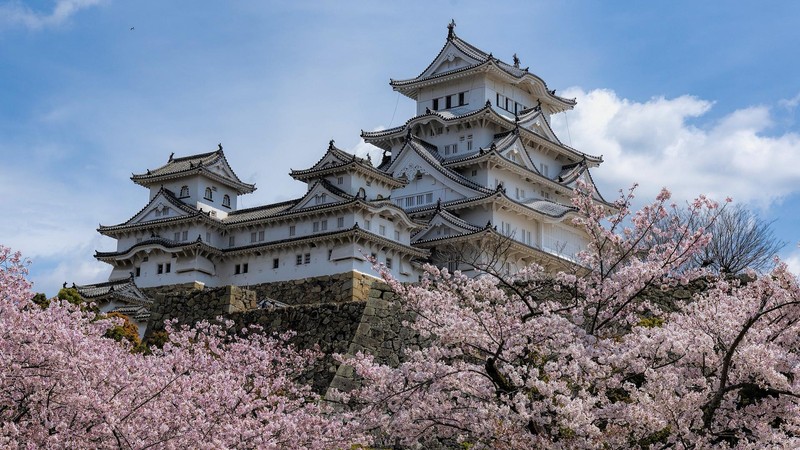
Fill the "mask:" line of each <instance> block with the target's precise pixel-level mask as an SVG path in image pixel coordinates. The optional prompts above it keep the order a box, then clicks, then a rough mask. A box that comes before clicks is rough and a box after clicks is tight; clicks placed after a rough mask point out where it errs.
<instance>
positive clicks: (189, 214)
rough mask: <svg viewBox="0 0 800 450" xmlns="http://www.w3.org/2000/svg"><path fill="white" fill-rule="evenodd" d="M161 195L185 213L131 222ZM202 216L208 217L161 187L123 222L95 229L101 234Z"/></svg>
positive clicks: (201, 217)
mask: <svg viewBox="0 0 800 450" xmlns="http://www.w3.org/2000/svg"><path fill="white" fill-rule="evenodd" d="M162 195H163V197H164V198H165V199H166V200H167V202H168V203H169V204H170V205H171V206H173V207H174V208H176V209H178V210H180V211H183V212H185V213H186V214H185V215H181V216H176V217H164V218H161V219H156V220H149V221H147V222H143V223H131V221H132V220H133V219H135V218H136V217H137V216H138V215H139V214H141V213H142V212H144V211H145V210H147V208H149V207H150V206H151V205H152V204H153V203H155V202H156V200H157V199H159V198H160V196H162ZM203 218H208V216H207V215H206V214H204V213H203V211H201V210H199V209H197V208H194V207H192V206H190V205H187V204H186V203H183V202H182V201H180V199H178V197H176V196H175V193H173V192H172V191H170V190H169V189H166V188H164V187H162V188H161V189H160V190H159V191H158V192H157V193H156V195H154V196H153V198H152V199H151V200H150V201H149V202H147V204H146V205H144V207H143V208H142V209H140V210H139V211H137V212H136V214H134V215H133V216H132V217H131V218H130V219H128V220H126V221H125V222H123V223H120V224H117V225H100V226H99V227H98V228H97V231H98V232H100V233H101V234H103V233H106V232H112V231H117V230H122V229H126V228H129V227H138V226H150V225H162V224H166V223H173V222H181V221H185V220H190V219H203ZM209 219H210V218H209Z"/></svg>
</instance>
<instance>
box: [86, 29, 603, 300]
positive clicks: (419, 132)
mask: <svg viewBox="0 0 800 450" xmlns="http://www.w3.org/2000/svg"><path fill="white" fill-rule="evenodd" d="M390 85H391V86H392V88H393V89H394V90H396V91H398V92H400V93H402V94H403V95H405V96H407V97H409V98H411V99H413V100H415V101H416V102H417V115H416V116H414V117H412V118H410V119H408V121H406V122H405V124H403V125H401V126H398V127H395V128H392V129H388V130H383V131H378V132H362V134H361V136H362V137H363V139H364V140H365V141H366V142H367V143H370V144H372V145H374V146H377V147H378V148H380V149H383V151H384V157H383V160H382V161H381V163H380V164H379V165H378V166H377V167H375V166H374V165H373V163H372V161H371V160H369V158H367V159H364V158H359V157H356V156H355V155H352V154H349V153H347V152H345V151H343V150H341V149H339V148H337V147H336V146H335V145H334V142H333V141H331V142H330V144H329V146H328V149H327V151H326V152H325V153H324V155H323V156H322V158H321V159H320V160H319V161H317V163H316V164H314V165H313V166H312V167H310V168H308V169H306V170H295V171H292V172H291V173H290V175H291V176H292V177H293V178H294V179H295V180H298V181H300V182H303V183H306V184H307V191H306V194H305V195H304V196H302V197H301V198H297V199H294V200H289V201H285V202H281V203H276V204H271V205H264V206H259V207H255V208H247V209H238V208H237V204H238V197H239V196H240V195H246V194H249V193H251V192H253V191H254V190H255V189H256V188H255V185H253V184H248V183H245V182H243V181H242V180H240V179H239V177H238V176H237V175H236V173H235V172H234V171H233V169H232V168H231V166H230V165H229V163H228V160H227V159H226V157H225V154H224V153H223V150H222V145H221V144H220V146H219V148H218V149H217V150H216V151H212V152H208V153H201V154H196V155H191V156H185V157H174V156H173V155H170V157H169V159H168V161H167V162H166V164H164V165H162V166H160V167H158V168H156V169H151V170H147V171H146V172H145V173H140V174H134V175H133V176H132V177H131V180H133V182H134V183H136V184H139V185H141V186H143V187H145V188H147V189H148V190H149V201H148V202H147V203H146V204H145V205H144V207H142V208H141V209H140V210H139V212H137V213H135V214H134V215H133V216H132V217H131V218H130V219H128V220H126V221H125V222H122V223H120V224H117V225H112V226H100V227H99V229H98V231H99V232H100V233H101V234H103V235H106V236H109V237H112V238H114V239H116V240H117V248H116V250H115V251H112V252H97V253H96V255H95V257H96V258H97V259H98V260H100V261H104V262H107V263H108V264H110V265H111V266H112V268H113V269H112V271H111V275H110V276H109V281H116V280H120V281H121V280H128V279H131V278H132V280H133V281H134V282H135V284H136V286H139V287H143V288H147V287H157V286H164V285H173V284H180V283H190V282H194V281H199V282H202V283H205V284H206V285H208V286H221V285H227V284H234V285H256V284H260V283H270V282H276V281H285V280H297V279H304V278H309V277H318V276H323V275H333V274H341V273H345V272H352V271H356V272H361V273H364V274H369V275H373V276H374V275H375V272H374V270H373V269H372V265H371V263H370V262H369V261H368V257H369V256H373V257H375V258H376V259H377V260H378V261H379V262H381V263H383V264H384V265H385V266H386V267H387V268H388V269H389V271H390V272H391V273H392V274H393V275H394V276H395V277H396V278H397V279H399V280H400V281H416V280H417V279H418V276H419V274H420V264H421V263H423V262H433V263H435V264H439V265H442V266H449V267H450V268H451V269H455V268H460V269H462V270H470V269H473V268H474V265H475V264H470V261H464V260H459V259H457V258H454V257H453V254H454V253H453V251H452V250H453V249H459V248H466V247H468V246H471V247H472V248H481V246H482V245H484V244H485V245H487V246H488V245H494V244H490V243H491V242H498V241H501V242H505V243H506V245H504V246H503V247H502V253H503V254H502V265H503V269H504V270H508V271H514V270H515V269H517V268H519V267H522V266H524V265H527V264H530V263H533V262H536V263H539V264H543V265H545V266H552V265H555V264H570V261H573V260H574V257H575V254H576V253H577V252H578V251H579V250H581V249H582V248H584V247H585V246H586V243H587V236H585V235H584V233H583V232H582V231H581V230H579V229H578V228H576V227H575V226H574V225H573V224H572V221H571V219H572V218H573V217H575V215H576V214H577V212H576V211H575V209H574V208H573V207H572V206H571V205H570V197H571V195H572V192H573V189H574V188H575V184H576V181H577V180H578V179H579V178H581V177H582V178H583V179H585V180H586V181H587V182H588V183H589V184H590V186H592V188H593V189H594V195H595V197H596V198H597V199H598V200H600V201H603V199H602V197H601V196H600V194H599V193H598V192H597V190H596V188H594V185H593V183H592V180H591V175H590V174H589V169H590V168H591V167H596V166H598V165H599V164H600V163H601V162H602V158H601V157H597V156H591V155H587V154H585V153H582V152H579V151H578V150H575V149H573V148H570V147H568V146H567V145H565V144H564V143H562V142H561V141H560V140H559V139H558V137H557V136H556V135H555V133H554V132H553V130H552V129H551V127H550V118H551V116H552V115H553V114H558V113H561V112H564V111H567V110H569V109H572V108H573V107H574V106H575V101H574V100H571V99H566V98H562V97H559V96H557V95H556V94H555V90H551V89H549V88H548V87H547V84H545V82H544V81H543V80H542V79H541V78H539V77H538V76H536V75H534V74H532V73H530V72H529V71H528V69H527V68H521V67H520V62H519V59H518V58H517V57H516V55H514V58H513V62H512V63H511V64H508V63H505V62H502V61H500V60H499V59H497V58H495V57H494V56H492V54H491V53H486V52H484V51H482V50H479V49H478V48H476V47H475V46H473V45H471V44H469V43H467V42H466V41H464V40H462V39H461V38H460V37H458V36H457V35H456V33H455V24H454V23H451V24H450V25H449V26H448V33H447V39H446V41H445V44H444V46H443V47H442V49H441V51H439V53H438V54H437V55H436V56H435V57H434V58H433V61H432V62H431V63H430V64H429V65H428V67H427V68H425V70H423V71H422V73H421V74H420V75H419V76H417V77H415V78H411V79H406V80H391V82H390ZM497 249H498V247H496V246H494V247H487V248H485V250H486V251H487V253H491V251H492V250H494V251H496V250H497ZM462 256H463V255H462ZM494 256H497V255H493V257H494ZM486 261H488V260H481V259H480V258H478V259H475V260H473V261H471V263H476V262H477V263H480V262H486ZM493 262H496V261H493Z"/></svg>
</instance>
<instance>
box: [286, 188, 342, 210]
mask: <svg viewBox="0 0 800 450" xmlns="http://www.w3.org/2000/svg"><path fill="white" fill-rule="evenodd" d="M337 191H338V190H337V189H332V188H331V186H329V185H328V183H325V182H322V181H317V182H316V183H314V185H313V186H311V189H309V190H308V192H307V193H306V195H304V196H303V198H302V199H300V201H299V202H297V204H296V205H294V206H292V207H291V208H289V209H287V211H296V210H298V209H305V208H311V207H314V206H322V205H326V204H330V203H339V202H345V201H348V200H350V199H351V197H350V196H347V195H346V194H344V193H343V192H341V191H338V192H337Z"/></svg>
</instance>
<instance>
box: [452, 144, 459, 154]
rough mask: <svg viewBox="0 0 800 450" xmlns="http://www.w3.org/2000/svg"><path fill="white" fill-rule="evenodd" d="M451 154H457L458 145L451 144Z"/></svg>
mask: <svg viewBox="0 0 800 450" xmlns="http://www.w3.org/2000/svg"><path fill="white" fill-rule="evenodd" d="M453 153H458V144H453Z"/></svg>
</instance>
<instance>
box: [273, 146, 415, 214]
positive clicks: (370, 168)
mask: <svg viewBox="0 0 800 450" xmlns="http://www.w3.org/2000/svg"><path fill="white" fill-rule="evenodd" d="M289 175H291V177H292V178H294V179H295V180H298V181H303V182H305V183H308V187H309V189H311V187H312V186H313V185H314V184H315V183H316V182H317V181H319V180H326V181H327V182H328V183H329V184H330V185H332V186H335V188H336V189H339V190H341V191H344V192H345V193H346V194H348V195H350V196H353V197H355V196H361V197H362V198H365V199H368V200H380V199H383V198H388V197H389V196H390V195H391V193H392V190H393V189H397V188H399V187H402V186H404V184H405V183H404V181H402V180H398V179H396V178H393V177H392V176H391V175H389V174H388V173H386V172H384V171H382V170H379V169H378V168H376V167H375V166H374V165H373V164H372V160H371V159H370V157H369V156H368V157H367V158H359V157H357V156H356V155H354V154H351V153H348V152H346V151H344V150H341V149H339V148H337V147H336V146H335V145H334V141H333V140H331V141H330V143H329V144H328V150H327V151H326V152H325V154H324V155H323V156H322V158H320V160H319V161H317V163H316V164H314V165H313V166H311V167H310V168H308V169H305V170H292V171H291V172H290V173H289Z"/></svg>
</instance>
